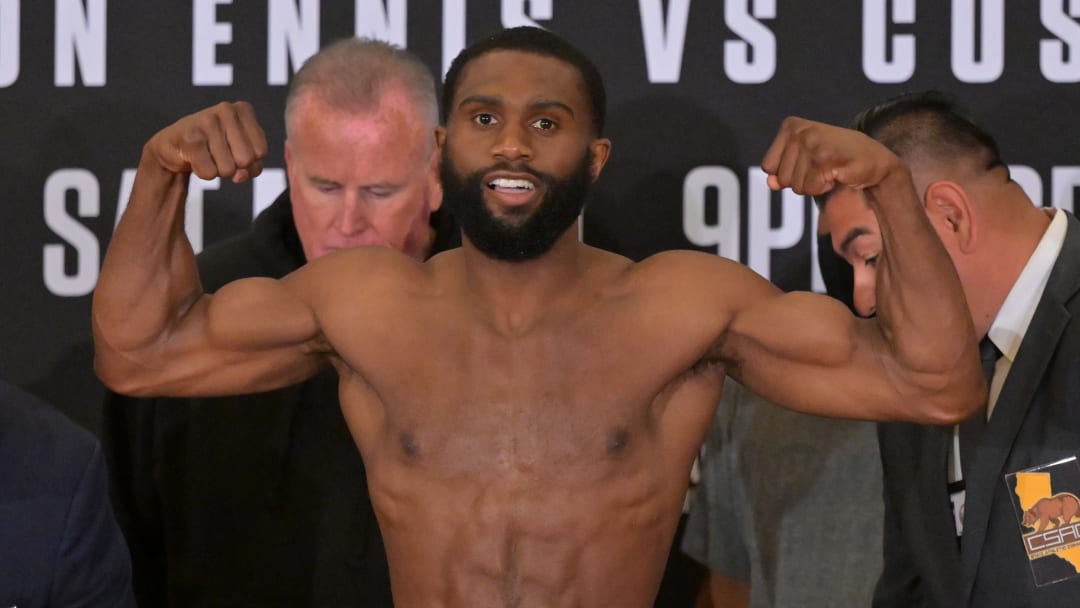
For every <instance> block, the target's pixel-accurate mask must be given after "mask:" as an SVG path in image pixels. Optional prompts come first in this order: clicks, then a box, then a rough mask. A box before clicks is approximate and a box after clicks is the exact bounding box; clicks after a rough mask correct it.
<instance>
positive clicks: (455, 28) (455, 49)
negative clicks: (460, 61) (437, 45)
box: [439, 0, 465, 80]
mask: <svg viewBox="0 0 1080 608" xmlns="http://www.w3.org/2000/svg"><path fill="white" fill-rule="evenodd" d="M442 10H443V13H442V73H441V74H439V77H440V80H441V79H442V78H445V77H446V72H447V71H449V70H450V63H451V62H453V61H454V57H457V56H458V53H460V52H461V50H462V49H464V48H465V0H443V7H442Z"/></svg>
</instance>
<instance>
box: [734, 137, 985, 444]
mask: <svg viewBox="0 0 1080 608" xmlns="http://www.w3.org/2000/svg"><path fill="white" fill-rule="evenodd" d="M762 166H763V168H764V169H765V170H766V172H767V173H769V182H770V185H771V186H772V187H774V188H781V187H791V188H792V189H793V190H795V191H796V192H798V193H800V194H821V193H824V192H827V191H829V190H831V189H833V188H834V187H837V186H847V187H852V188H855V189H858V190H861V191H862V193H863V194H864V196H865V198H866V200H867V202H868V204H869V205H870V206H871V208H872V209H873V211H874V212H875V214H876V215H877V217H878V221H879V223H880V225H881V234H882V239H883V242H884V245H883V252H882V255H881V256H880V257H879V262H878V281H877V302H878V307H877V316H876V318H874V319H856V318H855V317H853V316H852V315H851V314H850V312H848V311H847V309H846V308H845V307H843V306H842V305H840V304H839V303H837V302H835V301H832V300H831V299H827V298H824V297H823V296H816V295H814V294H806V293H793V294H787V295H781V296H777V295H776V294H775V292H773V293H770V290H771V287H767V286H764V285H760V284H757V283H758V281H757V280H755V279H745V280H743V281H741V282H742V283H744V284H745V288H743V289H740V293H741V298H742V301H741V302H740V303H739V304H738V308H737V310H736V311H735V312H734V316H733V319H732V321H731V324H730V326H729V327H728V332H727V336H726V339H725V340H724V343H723V346H722V358H724V359H726V360H727V361H728V362H729V363H730V365H729V367H730V371H731V373H732V375H734V376H735V377H737V378H739V379H740V380H741V381H743V382H744V383H745V384H746V385H747V386H748V387H750V388H752V389H753V390H755V391H758V392H759V393H760V394H762V395H764V396H766V397H768V398H770V399H773V400H775V401H776V402H778V403H781V404H785V405H788V406H790V407H794V408H795V409H802V410H805V411H809V412H815V413H823V414H828V415H834V416H844V417H851V418H865V419H873V420H910V421H914V422H922V423H935V424H945V423H951V422H955V421H958V420H962V419H964V418H965V417H967V416H968V415H969V414H970V413H971V412H973V411H974V410H975V409H976V408H978V407H979V406H980V405H982V404H983V403H984V401H985V382H984V381H983V379H982V375H981V373H980V371H979V364H978V356H977V348H976V344H975V338H974V329H973V327H972V324H971V317H970V313H969V311H968V307H967V303H966V301H965V299H964V295H963V292H962V290H961V287H960V282H959V280H958V278H957V275H956V271H955V269H954V268H953V265H952V262H951V261H950V260H949V257H948V255H947V254H946V252H945V249H944V246H943V245H942V244H941V242H940V240H938V238H937V236H936V235H935V234H934V232H933V229H932V228H931V226H930V223H929V221H928V220H927V218H926V214H925V212H924V211H923V209H922V206H921V204H920V202H919V200H918V198H917V196H916V194H915V189H914V186H913V184H912V181H911V175H910V172H909V171H908V169H907V167H906V166H905V165H904V164H903V163H902V162H901V161H900V160H899V159H898V158H897V157H896V156H895V155H893V154H892V153H891V152H890V151H889V150H888V149H886V148H885V147H884V146H882V145H881V144H879V143H877V142H875V141H874V140H872V139H870V138H869V137H866V136H865V135H863V134H861V133H857V132H855V131H851V130H847V129H841V128H838V127H832V126H829V125H823V124H820V123H812V122H809V121H804V120H801V119H789V120H788V121H785V123H784V126H783V128H782V129H781V131H780V134H779V135H778V136H777V139H776V141H775V142H774V144H773V146H772V147H771V148H770V149H769V151H768V153H767V154H766V156H765V160H764V161H763V163H762Z"/></svg>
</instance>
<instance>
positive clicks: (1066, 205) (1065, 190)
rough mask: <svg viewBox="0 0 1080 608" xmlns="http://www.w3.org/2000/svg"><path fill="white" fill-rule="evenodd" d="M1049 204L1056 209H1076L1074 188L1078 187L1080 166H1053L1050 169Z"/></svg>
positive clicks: (1079, 185)
mask: <svg viewBox="0 0 1080 608" xmlns="http://www.w3.org/2000/svg"><path fill="white" fill-rule="evenodd" d="M1050 183H1051V186H1050V201H1051V202H1050V204H1051V205H1053V206H1054V207H1057V208H1058V209H1065V210H1066V211H1074V210H1075V209H1076V207H1075V203H1076V189H1077V188H1080V167H1054V168H1053V169H1051V170H1050Z"/></svg>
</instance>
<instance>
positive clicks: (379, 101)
mask: <svg viewBox="0 0 1080 608" xmlns="http://www.w3.org/2000/svg"><path fill="white" fill-rule="evenodd" d="M210 115H211V114H210V113H209V112H204V113H203V116H204V117H209V116H210ZM285 122H286V131H287V135H288V139H287V141H286V144H285V161H286V164H287V169H288V177H289V186H290V188H289V190H287V191H285V192H284V193H282V194H281V196H279V197H278V199H277V200H276V201H275V202H274V203H273V204H272V205H271V206H270V207H269V208H268V209H267V210H266V211H264V212H263V213H262V214H260V215H259V217H258V218H256V219H255V221H254V223H253V225H252V227H251V229H250V231H248V232H247V233H245V234H242V235H240V236H237V237H234V238H232V239H229V240H227V241H225V242H223V243H220V244H218V245H216V246H214V247H211V248H209V249H208V250H206V251H205V252H203V253H202V254H201V255H200V256H199V259H198V266H199V273H200V276H201V277H202V280H203V281H204V283H205V288H206V289H207V290H208V291H215V290H217V289H218V288H219V287H221V286H222V285H224V284H225V283H228V282H231V281H233V280H235V279H238V278H242V277H272V278H280V277H282V276H284V275H286V274H288V273H290V272H292V271H293V270H296V269H297V268H298V267H300V266H301V265H302V264H304V263H305V262H306V261H308V260H312V259H315V258H317V257H320V256H322V255H324V254H326V253H328V252H330V251H333V250H334V249H338V248H342V247H352V246H358V245H383V246H388V247H393V248H395V249H398V250H399V251H403V252H405V253H407V254H409V255H410V256H412V257H414V258H415V259H417V260H423V259H425V258H427V257H428V256H429V255H432V254H434V253H437V252H438V251H440V250H443V249H446V248H448V247H450V246H453V245H456V239H459V237H458V233H457V230H456V228H455V227H454V226H453V224H452V222H450V221H449V219H448V218H447V217H446V216H445V215H442V214H440V213H438V210H439V209H440V205H441V201H442V190H441V186H440V185H439V183H438V151H437V149H436V146H435V129H436V127H437V126H438V107H437V100H436V96H435V85H434V79H433V77H432V75H431V73H430V71H429V70H428V69H427V68H426V67H425V66H424V65H423V64H422V63H421V62H420V61H419V60H418V59H416V58H415V57H413V56H412V55H410V54H408V53H407V52H405V51H403V50H400V49H397V48H394V47H391V46H390V45H386V44H384V43H381V42H375V41H369V40H356V39H349V40H343V41H341V42H338V43H335V44H333V45H330V46H328V47H327V48H325V49H323V50H322V51H320V52H319V53H318V54H316V55H315V56H313V57H312V58H311V59H310V60H309V61H308V62H307V63H305V65H304V66H303V68H302V69H301V70H300V71H299V72H298V73H297V74H296V76H295V77H294V79H293V81H292V83H291V85H290V91H289V94H288V98H287V101H286V110H285ZM356 280H358V281H362V280H363V277H362V276H357V277H356ZM337 386H338V382H337V377H336V375H335V374H334V373H333V372H329V373H324V374H321V375H319V376H316V377H315V378H313V379H311V380H309V381H307V382H304V383H302V384H299V385H295V386H292V387H288V388H284V389H281V390H275V391H270V392H266V393H259V394H251V395H239V396H234V397H222V398H209V399H188V400H179V399H158V400H153V401H152V402H150V401H149V400H138V399H131V398H127V397H123V396H120V395H117V394H115V393H110V394H109V395H108V397H107V399H106V404H105V434H106V440H105V445H106V448H107V451H108V454H109V460H110V467H111V469H112V471H113V478H114V482H115V483H114V491H113V499H114V502H115V504H116V509H117V515H118V518H119V520H120V524H121V526H122V527H123V528H124V531H125V533H126V535H127V538H128V541H129V543H130V546H131V550H132V556H133V561H134V568H135V588H136V594H137V596H138V599H139V603H140V605H144V606H155V607H165V606H184V607H188V606H261V607H266V606H282V607H285V606H288V607H290V608H294V607H297V606H364V607H381V606H391V605H392V601H391V596H390V585H389V572H388V569H387V565H386V556H385V549H384V547H383V544H382V539H381V536H380V534H379V529H378V524H377V523H376V521H375V516H374V513H373V510H372V507H371V502H370V499H369V497H368V494H367V486H366V483H365V475H364V463H363V462H362V461H361V459H360V455H359V452H358V451H357V449H356V444H355V443H354V441H353V439H352V437H351V436H350V434H349V431H348V429H347V427H346V425H345V421H344V419H343V417H342V414H341V408H340V406H339V405H338V399H337Z"/></svg>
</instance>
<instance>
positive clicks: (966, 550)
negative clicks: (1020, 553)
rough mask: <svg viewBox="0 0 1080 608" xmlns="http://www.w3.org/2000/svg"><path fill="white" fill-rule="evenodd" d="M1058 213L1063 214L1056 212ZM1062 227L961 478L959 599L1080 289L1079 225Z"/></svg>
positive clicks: (1072, 219)
mask: <svg viewBox="0 0 1080 608" xmlns="http://www.w3.org/2000/svg"><path fill="white" fill-rule="evenodd" d="M1059 213H1064V212H1063V211H1059ZM1067 219H1068V229H1067V231H1066V233H1065V243H1064V245H1063V246H1062V248H1061V253H1060V254H1059V255H1058V259H1057V261H1056V262H1055V263H1054V268H1053V270H1052V271H1051V273H1050V277H1049V279H1048V281H1047V284H1046V290H1045V291H1044V292H1043V296H1042V299H1041V300H1040V302H1039V304H1038V307H1037V308H1036V310H1035V315H1034V317H1033V318H1032V320H1031V325H1030V326H1029V327H1028V330H1027V333H1026V334H1025V335H1024V339H1023V342H1021V344H1020V350H1019V351H1017V355H1016V361H1015V362H1014V363H1013V366H1012V368H1011V369H1010V370H1009V376H1008V378H1007V379H1006V380H1005V384H1004V385H1003V386H1002V387H1001V393H1000V395H999V396H998V400H997V405H996V406H995V407H994V414H993V416H992V417H991V418H990V422H989V423H988V424H987V427H986V432H985V434H984V435H983V438H982V441H981V442H980V443H979V445H978V446H977V448H976V450H975V464H974V467H973V470H972V472H971V474H970V476H966V479H965V483H966V485H967V504H966V506H965V515H964V535H963V543H962V545H961V549H962V561H963V567H964V589H965V597H970V594H971V590H972V588H973V586H974V584H975V573H976V572H977V571H978V567H979V561H980V559H981V557H982V550H983V545H984V544H985V540H986V533H987V522H988V521H989V519H990V509H991V508H992V506H993V498H994V491H995V489H997V487H998V485H997V484H1000V483H1004V476H1005V475H1006V474H1007V473H1009V472H1012V471H1005V463H1006V461H1007V459H1008V457H1009V454H1010V453H1011V451H1012V445H1013V442H1014V441H1015V439H1016V434H1017V432H1019V430H1020V426H1021V425H1022V424H1023V422H1024V419H1025V418H1026V417H1027V412H1028V409H1029V408H1030V407H1031V403H1032V397H1033V396H1034V395H1035V392H1036V390H1037V389H1038V387H1039V384H1040V382H1041V381H1042V378H1043V376H1044V374H1045V373H1046V369H1047V367H1048V364H1049V362H1050V360H1051V359H1052V358H1053V355H1054V352H1055V351H1056V350H1057V344H1058V342H1059V341H1060V339H1061V335H1062V332H1063V331H1064V330H1065V327H1066V325H1068V322H1069V319H1070V317H1071V315H1070V314H1069V312H1068V311H1067V310H1066V308H1065V303H1066V302H1067V301H1068V300H1069V299H1070V298H1072V297H1073V295H1074V294H1076V293H1077V291H1078V290H1080V222H1078V221H1077V219H1076V218H1075V217H1073V216H1072V215H1071V214H1069V215H1068V216H1067Z"/></svg>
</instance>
